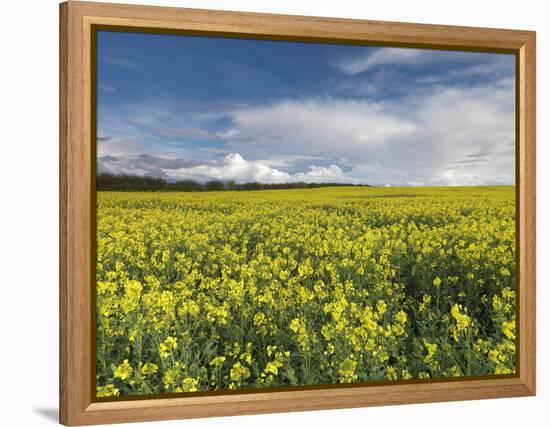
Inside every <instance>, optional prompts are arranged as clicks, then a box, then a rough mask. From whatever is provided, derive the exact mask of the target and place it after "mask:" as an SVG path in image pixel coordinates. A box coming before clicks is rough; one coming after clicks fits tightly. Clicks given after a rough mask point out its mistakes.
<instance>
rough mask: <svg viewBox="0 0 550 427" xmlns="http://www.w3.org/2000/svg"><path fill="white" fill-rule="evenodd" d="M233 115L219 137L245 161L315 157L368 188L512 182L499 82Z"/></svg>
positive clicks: (509, 117)
mask: <svg viewBox="0 0 550 427" xmlns="http://www.w3.org/2000/svg"><path fill="white" fill-rule="evenodd" d="M232 114H233V115H232V125H231V127H230V128H229V129H228V130H227V131H226V132H225V133H224V134H223V135H220V137H223V139H225V140H226V141H227V146H226V147H225V148H227V149H228V150H230V151H232V152H238V153H241V155H242V156H244V157H245V158H247V159H252V160H255V159H270V158H275V157H277V156H300V155H306V154H310V155H315V156H319V158H324V159H328V160H325V166H326V163H327V162H330V163H333V164H334V165H335V166H337V167H338V168H339V169H340V171H342V170H343V169H342V167H343V166H345V167H346V168H347V169H346V170H347V172H345V173H344V172H342V173H341V174H340V175H339V176H340V177H345V178H346V179H347V180H348V181H350V182H363V183H371V184H386V183H389V184H392V185H411V183H423V184H424V185H430V184H431V185H435V184H441V185H443V184H445V185H454V184H464V185H473V184H511V183H513V182H514V152H513V141H514V140H515V113H514V92H513V86H512V85H503V84H502V82H496V83H495V84H494V85H489V86H485V87H482V88H451V89H436V90H435V91H433V92H430V93H426V94H424V95H422V96H414V97H413V96H411V97H408V98H405V99H400V100H399V101H396V102H386V103H369V102H367V101H344V100H333V99H310V100H303V101H288V100H287V101H280V102H277V103H274V104H270V105H265V106H261V107H257V108H254V109H252V108H250V109H240V110H237V111H235V112H233V113H232ZM287 169H288V168H287ZM308 173H309V177H311V178H312V177H313V175H314V174H315V170H309V172H308ZM339 179H343V178H339Z"/></svg>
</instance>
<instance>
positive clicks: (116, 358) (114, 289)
mask: <svg viewBox="0 0 550 427" xmlns="http://www.w3.org/2000/svg"><path fill="white" fill-rule="evenodd" d="M60 23H61V31H60V34H61V40H60V58H61V59H60V70H61V71H60V72H61V75H60V198H61V201H60V248H61V249H60V250H61V254H60V259H61V262H60V421H61V422H62V423H63V424H66V425H83V424H100V423H116V422H131V421H144V420H164V419H177V418H190V417H207V416H222V415H236V414H252V413H267V412H281V411H301V410H313V409H329V408H347V407H361V406H371V405H390V404H405V403H421V402H437V401H452V400H465V399H484V398H497V397H512V396H531V395H534V394H535V33H534V32H530V31H519V30H500V29H487V28H469V27H450V26H441V25H424V24H406V23H394V22H378V21H364V20H349V19H333V18H315V17H302V16H284V15H270V14H255V13H240V12H238V13H237V12H225V11H209V10H198V9H179V8H164V7H148V6H131V5H116V4H101V3H86V2H73V1H70V2H67V3H63V4H61V6H60Z"/></svg>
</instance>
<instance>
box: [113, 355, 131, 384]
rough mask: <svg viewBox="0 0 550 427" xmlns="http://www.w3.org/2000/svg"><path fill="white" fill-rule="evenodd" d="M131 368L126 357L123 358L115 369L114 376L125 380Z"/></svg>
mask: <svg viewBox="0 0 550 427" xmlns="http://www.w3.org/2000/svg"><path fill="white" fill-rule="evenodd" d="M132 372H133V369H132V367H131V366H130V364H129V363H128V359H124V362H122V363H121V364H120V365H118V367H117V368H116V370H115V377H116V378H120V379H121V380H126V379H128V377H129V376H130V375H131V374H132Z"/></svg>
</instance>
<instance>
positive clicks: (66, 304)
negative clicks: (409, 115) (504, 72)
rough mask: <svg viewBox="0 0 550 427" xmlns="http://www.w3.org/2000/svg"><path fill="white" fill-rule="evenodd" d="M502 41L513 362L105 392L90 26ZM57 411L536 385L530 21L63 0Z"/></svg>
mask: <svg viewBox="0 0 550 427" xmlns="http://www.w3.org/2000/svg"><path fill="white" fill-rule="evenodd" d="M97 26H119V27H120V26H122V27H128V28H131V29H133V30H136V31H139V30H140V29H141V30H148V31H150V30H155V29H156V30H162V32H172V33H187V34H199V35H223V36H229V37H249V38H264V39H278V40H303V41H318V42H323V41H326V42H329V41H330V42H332V43H351V44H374V45H384V46H408V47H410V46H414V47H425V48H440V49H462V50H477V51H488V52H493V51H498V52H507V53H513V54H514V55H515V56H516V140H517V141H516V144H517V148H516V165H517V166H516V177H517V181H516V191H517V198H516V200H517V232H518V244H517V248H518V251H517V252H518V254H517V256H518V258H517V260H518V262H517V273H518V274H517V290H518V299H517V303H518V304H517V321H518V325H519V326H518V341H517V342H518V346H517V347H518V350H519V358H518V360H517V365H518V366H517V368H518V369H517V373H516V374H514V375H510V376H505V377H499V378H482V379H471V380H457V381H453V380H440V381H439V380H438V381H436V380H433V381H414V380H412V381H408V382H406V383H399V384H390V385H368V386H365V385H359V384H356V385H352V386H349V387H340V388H323V387H317V388H315V389H305V390H304V389H299V390H293V391H289V390H284V391H276V390H275V391H270V392H265V391H261V392H255V391H254V392H246V393H239V394H225V395H197V396H182V397H176V398H169V399H168V398H153V399H143V400H125V401H115V400H113V401H105V402H104V401H102V402H97V401H95V400H94V397H93V396H92V390H93V389H94V387H95V382H94V372H95V371H94V366H93V365H92V358H91V352H92V349H93V342H92V339H93V336H94V334H93V319H92V308H91V307H92V303H93V301H94V293H93V287H92V283H93V279H92V277H93V276H92V271H93V265H92V264H93V263H94V262H95V260H94V255H95V252H94V246H93V241H92V240H93V239H92V234H91V233H90V230H94V228H93V221H94V214H93V211H92V209H93V202H94V194H93V193H94V191H92V188H94V187H93V185H94V182H95V181H94V179H95V178H94V174H95V171H94V165H95V164H94V161H95V160H94V158H93V156H95V152H94V150H93V147H92V142H91V141H92V138H93V135H94V130H93V129H92V128H91V123H92V122H93V115H94V114H95V112H94V111H93V110H92V108H91V105H92V99H91V96H92V82H93V79H94V76H93V70H92V67H91V55H92V45H93V42H94V38H93V30H94V28H96V27H97ZM59 126H60V422H61V423H63V424H65V425H85V424H101V423H118V422H133V421H146V420H168V419H179V418H193V417H210V416H226V415H242V414H256V413H270V412H284V411H303V410H316V409H330V408H351V407H364V406H373V405H393V404H406V403H424V402H440V401H455V400H467V399H486V398H498V397H513V396H533V395H535V382H536V380H535V342H536V339H535V33H534V32H531V31H517V30H500V29H488V28H470V27H456V26H444V25H424V24H406V23H395V22H379V21H365V20H355V19H333V18H315V17H303V16H285V15H272V14H258V13H242V12H225V11H213V10H199V9H180V8H167V7H149V6H133V5H122V4H103V3H89V2H78V1H69V2H66V3H62V4H61V5H60V124H59Z"/></svg>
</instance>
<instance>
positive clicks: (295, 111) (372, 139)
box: [219, 99, 416, 157]
mask: <svg viewBox="0 0 550 427" xmlns="http://www.w3.org/2000/svg"><path fill="white" fill-rule="evenodd" d="M415 128H416V125H415V124H414V123H413V122H412V121H409V120H405V119H401V118H399V117H397V116H395V115H393V114H392V113H391V112H389V111H385V109H384V108H383V106H382V105H381V104H376V103H370V102H366V101H354V100H333V99H309V100H304V101H293V100H285V101H281V102H278V103H275V104H270V105H264V106H260V107H255V108H243V109H240V110H236V111H235V112H233V113H232V126H231V128H230V129H228V130H227V131H226V132H224V133H221V134H219V136H220V137H222V138H223V139H225V140H226V141H228V147H227V148H228V149H229V150H232V151H237V152H240V151H239V149H241V148H243V147H246V148H247V149H254V147H256V148H257V149H258V150H257V154H258V155H260V154H261V153H262V152H265V153H270V154H272V153H273V152H279V154H285V155H288V154H294V155H303V154H305V153H309V154H310V155H311V154H313V155H325V153H326V154H328V155H329V156H331V157H334V152H339V153H342V155H341V156H338V157H346V156H347V154H346V153H349V150H355V151H361V150H363V149H365V148H368V147H371V148H376V147H377V146H378V145H380V144H384V143H386V142H387V141H389V140H391V139H392V138H397V137H404V136H406V135H408V134H410V133H411V132H413V131H414V130H415Z"/></svg>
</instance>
